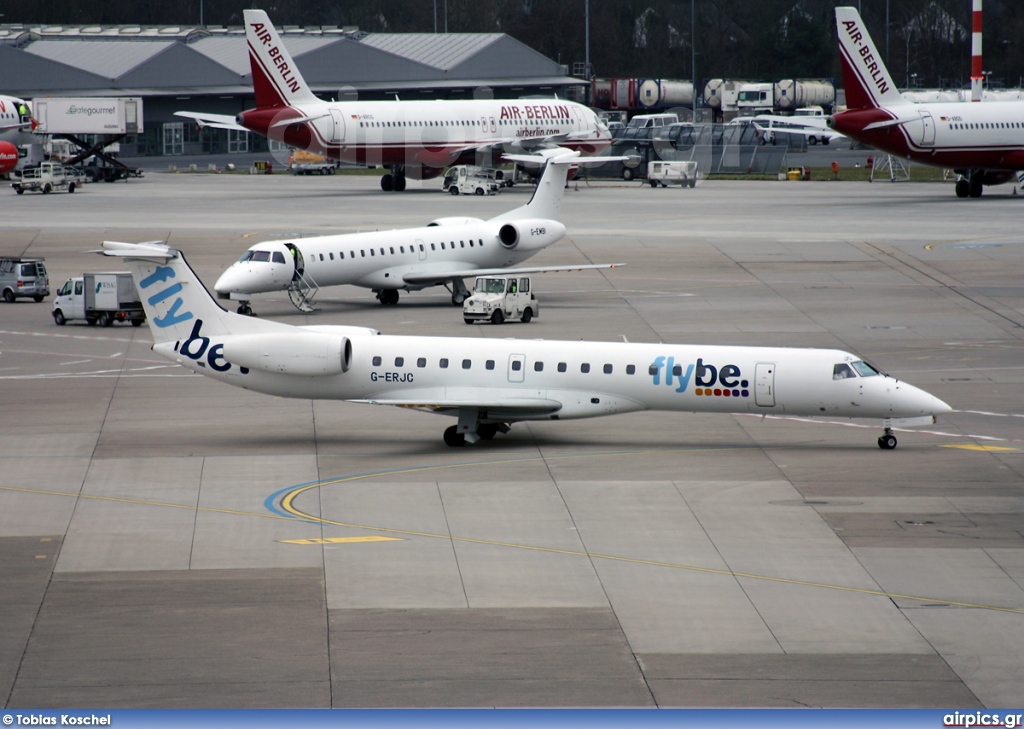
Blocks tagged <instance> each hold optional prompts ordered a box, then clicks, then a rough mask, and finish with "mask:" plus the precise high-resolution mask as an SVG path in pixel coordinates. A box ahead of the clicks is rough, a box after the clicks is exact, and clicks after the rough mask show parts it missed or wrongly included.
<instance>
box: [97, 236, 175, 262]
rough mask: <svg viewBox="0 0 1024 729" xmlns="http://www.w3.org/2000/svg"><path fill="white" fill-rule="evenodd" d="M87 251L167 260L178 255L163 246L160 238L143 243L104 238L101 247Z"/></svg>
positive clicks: (106, 254) (123, 256) (107, 254)
mask: <svg viewBox="0 0 1024 729" xmlns="http://www.w3.org/2000/svg"><path fill="white" fill-rule="evenodd" d="M88 253H99V254H101V255H104V256H117V257H119V258H138V259H142V260H156V261H169V260H171V259H172V258H175V257H177V255H178V252H177V251H175V250H173V249H171V248H169V247H168V246H165V245H164V243H163V241H160V240H153V241H147V242H145V243H120V242H118V241H115V240H105V241H103V248H101V249H97V250H92V251H88Z"/></svg>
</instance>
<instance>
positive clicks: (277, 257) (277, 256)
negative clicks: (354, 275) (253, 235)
mask: <svg viewBox="0 0 1024 729" xmlns="http://www.w3.org/2000/svg"><path fill="white" fill-rule="evenodd" d="M333 257H334V256H331V258H333ZM284 262H285V261H284V254H283V253H281V251H274V263H284Z"/></svg>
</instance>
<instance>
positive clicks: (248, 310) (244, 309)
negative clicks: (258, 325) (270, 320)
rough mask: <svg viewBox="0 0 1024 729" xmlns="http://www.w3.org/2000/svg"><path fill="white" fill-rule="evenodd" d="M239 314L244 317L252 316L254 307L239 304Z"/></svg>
mask: <svg viewBox="0 0 1024 729" xmlns="http://www.w3.org/2000/svg"><path fill="white" fill-rule="evenodd" d="M238 313H239V314H241V315H242V316H252V307H251V306H249V304H248V303H244V304H239V305H238Z"/></svg>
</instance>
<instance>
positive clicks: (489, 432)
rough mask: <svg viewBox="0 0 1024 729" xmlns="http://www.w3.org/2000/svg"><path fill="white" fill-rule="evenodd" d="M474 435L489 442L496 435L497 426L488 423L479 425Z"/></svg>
mask: <svg viewBox="0 0 1024 729" xmlns="http://www.w3.org/2000/svg"><path fill="white" fill-rule="evenodd" d="M476 434H477V435H479V436H480V437H481V438H482V439H483V440H491V439H492V438H494V436H496V435H497V434H498V426H497V425H495V424H494V423H488V424H486V425H481V426H480V427H478V428H477V429H476Z"/></svg>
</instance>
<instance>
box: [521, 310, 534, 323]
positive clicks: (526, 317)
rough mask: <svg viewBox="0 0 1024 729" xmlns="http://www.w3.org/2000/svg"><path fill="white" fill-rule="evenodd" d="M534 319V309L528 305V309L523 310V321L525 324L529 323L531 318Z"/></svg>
mask: <svg viewBox="0 0 1024 729" xmlns="http://www.w3.org/2000/svg"><path fill="white" fill-rule="evenodd" d="M532 319H533V309H531V308H530V307H526V311H524V312H523V318H522V320H521V321H522V322H523V324H529V323H530V320H532Z"/></svg>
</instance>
